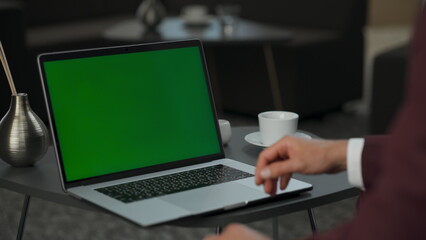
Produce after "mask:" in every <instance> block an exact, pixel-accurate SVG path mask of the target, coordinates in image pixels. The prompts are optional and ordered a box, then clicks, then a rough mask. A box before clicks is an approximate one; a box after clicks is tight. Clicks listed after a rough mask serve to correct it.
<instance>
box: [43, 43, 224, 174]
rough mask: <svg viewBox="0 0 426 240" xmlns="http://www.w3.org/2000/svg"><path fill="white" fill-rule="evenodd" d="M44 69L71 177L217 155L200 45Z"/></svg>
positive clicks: (71, 61) (69, 62)
mask: <svg viewBox="0 0 426 240" xmlns="http://www.w3.org/2000/svg"><path fill="white" fill-rule="evenodd" d="M43 66H44V70H45V77H46V81H47V84H48V89H49V95H50V99H51V104H52V112H53V115H54V119H55V124H56V131H57V136H58V141H59V144H60V149H61V155H62V159H63V167H64V171H65V176H66V180H67V181H68V182H69V181H75V180H81V179H85V178H90V177H95V176H100V175H105V174H110V173H115V172H120V171H126V170H131V169H136V168H142V167H147V166H152V165H156V164H162V163H169V162H173V161H178V160H183V159H190V158H195V157H198V156H204V155H211V154H217V153H220V142H219V139H218V136H217V131H216V127H215V126H216V125H215V123H214V120H215V118H214V113H213V111H212V107H211V103H210V98H209V92H208V91H209V90H208V87H207V81H206V79H205V73H204V70H203V63H202V59H201V54H200V49H199V47H183V48H176V49H166V50H156V51H146V52H138V53H125V54H116V55H107V56H97V57H87V58H78V59H69V60H56V61H48V62H45V63H44V65H43Z"/></svg>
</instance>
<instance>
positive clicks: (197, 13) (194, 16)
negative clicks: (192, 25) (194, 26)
mask: <svg viewBox="0 0 426 240" xmlns="http://www.w3.org/2000/svg"><path fill="white" fill-rule="evenodd" d="M181 14H182V16H184V17H185V18H188V19H191V20H194V21H195V20H203V19H205V18H206V16H207V15H208V8H207V6H205V5H188V6H185V7H183V8H182V10H181Z"/></svg>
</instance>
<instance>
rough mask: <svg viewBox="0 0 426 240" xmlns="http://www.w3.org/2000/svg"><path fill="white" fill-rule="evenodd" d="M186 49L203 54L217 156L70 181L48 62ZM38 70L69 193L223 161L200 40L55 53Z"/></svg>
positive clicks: (40, 58) (43, 59)
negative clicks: (96, 185) (56, 119)
mask: <svg viewBox="0 0 426 240" xmlns="http://www.w3.org/2000/svg"><path fill="white" fill-rule="evenodd" d="M186 47H198V49H199V51H200V56H201V61H202V65H203V71H204V78H205V81H206V86H207V88H208V93H209V101H210V106H211V112H212V114H213V118H214V123H215V128H216V136H217V138H218V143H219V145H220V146H219V147H220V152H219V153H216V154H211V155H207V156H203V157H196V158H190V159H183V160H178V161H174V162H169V163H164V164H159V165H154V166H148V167H141V168H137V169H132V170H126V171H120V172H115V173H110V174H105V175H100V176H94V177H90V178H85V179H80V180H75V181H67V179H66V172H65V169H64V164H63V159H62V155H61V147H60V145H59V141H58V139H59V138H58V132H57V128H56V125H55V119H54V114H53V109H52V104H51V100H50V94H49V91H48V83H47V79H46V75H45V69H44V63H45V62H49V61H57V60H68V59H78V58H87V57H98V56H107V55H115V54H126V53H136V52H146V51H155V50H166V49H176V48H186ZM38 67H39V72H40V78H41V82H42V87H43V92H44V97H45V102H46V106H47V110H48V111H47V112H48V118H49V124H50V129H51V131H52V136H53V144H54V149H55V153H56V160H57V163H58V168H59V172H60V176H61V181H62V184H63V187H64V188H65V189H68V188H70V187H76V186H82V185H88V184H94V183H100V182H105V181H111V180H116V179H121V178H126V177H132V176H137V175H141V174H147V173H152V172H157V171H162V170H168V169H173V168H178V167H184V166H189V165H193V164H197V163H205V162H209V161H213V160H216V159H220V158H224V156H225V154H224V150H223V145H222V140H221V137H220V129H219V124H218V121H217V120H218V117H217V113H216V106H215V103H214V100H213V95H212V88H211V84H210V78H209V74H208V69H207V65H206V59H205V56H204V50H203V46H202V44H201V41H200V40H185V41H173V42H158V43H146V44H135V45H124V46H115V47H105V48H94V49H83V50H75V51H65V52H54V53H46V54H41V55H39V56H38Z"/></svg>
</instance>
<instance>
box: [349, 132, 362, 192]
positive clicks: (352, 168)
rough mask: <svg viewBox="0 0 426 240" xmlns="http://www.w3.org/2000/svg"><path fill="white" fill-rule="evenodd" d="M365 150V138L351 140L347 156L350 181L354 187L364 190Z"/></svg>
mask: <svg viewBox="0 0 426 240" xmlns="http://www.w3.org/2000/svg"><path fill="white" fill-rule="evenodd" d="M363 148H364V138H351V139H349V142H348V149H347V154H346V161H347V172H348V181H349V183H350V184H351V185H353V186H354V187H358V188H360V189H362V190H364V181H363V179H362V161H361V158H362V150H363Z"/></svg>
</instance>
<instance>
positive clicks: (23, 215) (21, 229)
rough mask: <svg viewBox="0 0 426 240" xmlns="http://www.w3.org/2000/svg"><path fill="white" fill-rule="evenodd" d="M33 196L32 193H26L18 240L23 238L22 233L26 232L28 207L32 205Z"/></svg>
mask: <svg viewBox="0 0 426 240" xmlns="http://www.w3.org/2000/svg"><path fill="white" fill-rule="evenodd" d="M30 200H31V197H30V195H25V198H24V204H23V206H22V212H21V219H20V220H19V226H18V234H17V235H16V240H21V239H22V235H23V234H24V228H25V220H26V219H27V212H28V207H29V205H30Z"/></svg>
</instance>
